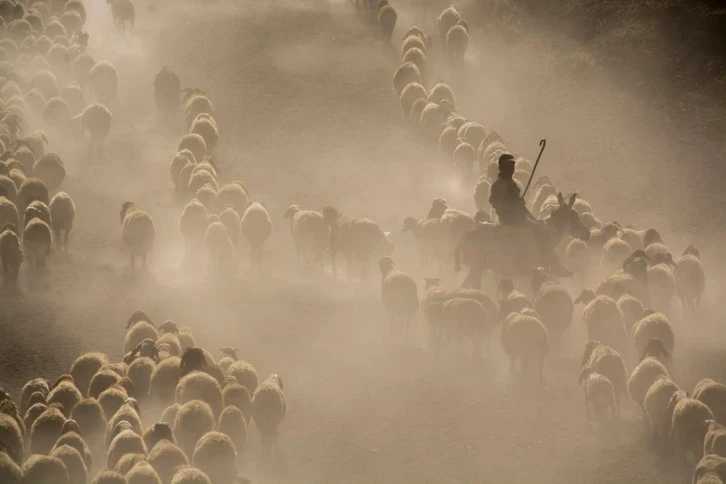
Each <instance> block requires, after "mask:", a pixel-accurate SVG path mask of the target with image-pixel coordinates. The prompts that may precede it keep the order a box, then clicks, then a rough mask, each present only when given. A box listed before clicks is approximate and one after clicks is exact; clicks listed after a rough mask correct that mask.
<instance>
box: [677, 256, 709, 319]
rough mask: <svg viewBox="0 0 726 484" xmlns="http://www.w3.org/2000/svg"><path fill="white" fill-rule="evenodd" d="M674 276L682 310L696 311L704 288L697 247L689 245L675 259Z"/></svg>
mask: <svg viewBox="0 0 726 484" xmlns="http://www.w3.org/2000/svg"><path fill="white" fill-rule="evenodd" d="M675 278H676V294H677V295H678V297H679V298H680V299H681V304H682V306H683V311H684V312H685V311H687V310H688V311H691V312H696V311H697V310H698V309H699V307H700V305H701V296H702V295H703V292H704V291H705V289H706V273H705V271H704V270H703V264H702V263H701V259H700V254H699V253H698V249H696V248H695V247H693V246H689V247H688V248H687V249H686V250H685V251H684V253H683V255H682V256H681V257H679V258H678V259H677V260H676V269H675Z"/></svg>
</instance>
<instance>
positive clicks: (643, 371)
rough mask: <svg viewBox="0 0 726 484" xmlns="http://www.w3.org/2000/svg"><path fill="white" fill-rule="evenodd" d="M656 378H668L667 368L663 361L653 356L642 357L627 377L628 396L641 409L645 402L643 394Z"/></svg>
mask: <svg viewBox="0 0 726 484" xmlns="http://www.w3.org/2000/svg"><path fill="white" fill-rule="evenodd" d="M658 378H670V375H669V374H668V370H667V369H666V367H665V366H663V363H661V362H660V361H658V359H657V358H655V357H654V356H647V357H645V358H643V359H642V360H641V361H640V363H638V365H637V366H636V367H635V368H633V371H632V372H630V377H629V378H628V392H629V393H630V398H632V399H633V401H634V402H635V403H637V404H638V406H639V407H640V408H641V409H643V408H644V404H645V395H646V394H647V393H648V389H650V387H651V385H653V383H654V382H655V381H656V380H657V379H658Z"/></svg>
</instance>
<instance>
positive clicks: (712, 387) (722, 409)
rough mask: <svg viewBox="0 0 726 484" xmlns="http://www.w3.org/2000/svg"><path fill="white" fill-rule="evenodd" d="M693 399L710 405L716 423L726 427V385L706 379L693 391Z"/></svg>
mask: <svg viewBox="0 0 726 484" xmlns="http://www.w3.org/2000/svg"><path fill="white" fill-rule="evenodd" d="M693 398H695V399H696V400H700V401H701V402H703V403H705V404H706V405H708V408H710V409H711V410H712V411H713V414H714V415H715V419H716V421H717V422H718V423H719V424H721V425H726V385H724V384H723V383H719V382H716V381H714V380H712V379H710V378H704V379H703V380H701V381H699V382H698V383H697V384H696V386H695V388H694V389H693ZM724 457H726V456H724Z"/></svg>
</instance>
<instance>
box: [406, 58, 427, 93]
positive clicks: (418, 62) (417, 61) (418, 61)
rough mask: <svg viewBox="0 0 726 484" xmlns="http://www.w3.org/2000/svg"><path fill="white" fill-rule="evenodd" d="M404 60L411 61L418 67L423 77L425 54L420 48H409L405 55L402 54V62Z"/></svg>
mask: <svg viewBox="0 0 726 484" xmlns="http://www.w3.org/2000/svg"><path fill="white" fill-rule="evenodd" d="M406 62H411V63H413V64H414V65H415V66H416V67H417V68H418V70H419V72H420V73H421V76H422V77H424V75H425V73H426V54H425V53H424V52H423V51H422V50H421V49H417V48H415V47H413V48H411V49H409V50H408V52H406V55H404V56H403V63H406ZM404 89H405V88H404ZM401 94H403V91H401Z"/></svg>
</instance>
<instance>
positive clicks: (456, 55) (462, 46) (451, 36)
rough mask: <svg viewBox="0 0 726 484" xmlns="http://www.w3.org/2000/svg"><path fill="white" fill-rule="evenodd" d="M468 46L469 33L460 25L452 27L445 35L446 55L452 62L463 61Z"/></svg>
mask: <svg viewBox="0 0 726 484" xmlns="http://www.w3.org/2000/svg"><path fill="white" fill-rule="evenodd" d="M468 46H469V32H468V31H467V29H466V27H464V25H461V24H457V25H454V26H453V27H451V28H450V29H449V32H448V33H447V34H446V55H447V57H448V58H449V59H451V60H453V61H458V62H461V61H463V60H464V53H465V52H466V48H467V47H468Z"/></svg>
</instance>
